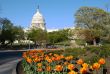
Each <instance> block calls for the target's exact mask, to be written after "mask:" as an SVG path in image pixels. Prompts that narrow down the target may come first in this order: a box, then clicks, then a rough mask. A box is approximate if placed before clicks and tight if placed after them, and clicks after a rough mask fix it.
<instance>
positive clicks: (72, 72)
mask: <svg viewBox="0 0 110 74" xmlns="http://www.w3.org/2000/svg"><path fill="white" fill-rule="evenodd" d="M68 74H77V72H75V71H70V72H69V73H68Z"/></svg>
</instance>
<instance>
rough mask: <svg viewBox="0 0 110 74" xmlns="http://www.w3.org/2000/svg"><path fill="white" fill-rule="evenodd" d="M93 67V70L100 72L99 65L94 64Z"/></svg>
mask: <svg viewBox="0 0 110 74" xmlns="http://www.w3.org/2000/svg"><path fill="white" fill-rule="evenodd" d="M92 67H93V69H96V70H98V69H99V68H100V64H99V63H94V64H93V66H92Z"/></svg>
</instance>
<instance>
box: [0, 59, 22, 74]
mask: <svg viewBox="0 0 110 74" xmlns="http://www.w3.org/2000/svg"><path fill="white" fill-rule="evenodd" d="M21 60H22V58H16V60H15V59H14V60H11V61H8V62H7V63H4V64H2V65H0V74H16V66H17V63H18V62H19V61H21Z"/></svg>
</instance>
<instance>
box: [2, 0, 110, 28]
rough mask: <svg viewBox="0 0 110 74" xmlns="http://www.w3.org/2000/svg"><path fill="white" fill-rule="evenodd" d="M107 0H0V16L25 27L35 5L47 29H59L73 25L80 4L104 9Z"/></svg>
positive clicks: (29, 21)
mask: <svg viewBox="0 0 110 74" xmlns="http://www.w3.org/2000/svg"><path fill="white" fill-rule="evenodd" d="M106 4H109V5H110V1H109V0H0V17H6V18H8V19H10V20H11V21H12V22H13V23H14V24H15V25H20V26H22V27H23V28H27V27H29V26H30V24H31V20H32V17H33V15H34V13H36V10H37V6H38V5H39V6H40V12H41V13H42V14H43V16H44V18H45V21H46V27H47V29H61V28H66V27H73V26H74V25H75V23H74V20H75V17H74V14H75V12H76V11H77V10H78V9H79V8H80V7H81V6H90V7H99V8H102V9H106V7H105V5H106Z"/></svg>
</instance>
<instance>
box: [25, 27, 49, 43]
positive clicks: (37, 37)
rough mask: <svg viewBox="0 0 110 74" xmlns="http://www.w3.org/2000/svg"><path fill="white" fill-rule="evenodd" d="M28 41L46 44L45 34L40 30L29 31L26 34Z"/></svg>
mask: <svg viewBox="0 0 110 74" xmlns="http://www.w3.org/2000/svg"><path fill="white" fill-rule="evenodd" d="M27 35H28V39H29V40H32V41H33V42H35V43H38V44H40V43H42V42H46V40H47V32H46V31H43V30H41V29H31V30H30V31H29V32H28V33H27Z"/></svg>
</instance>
